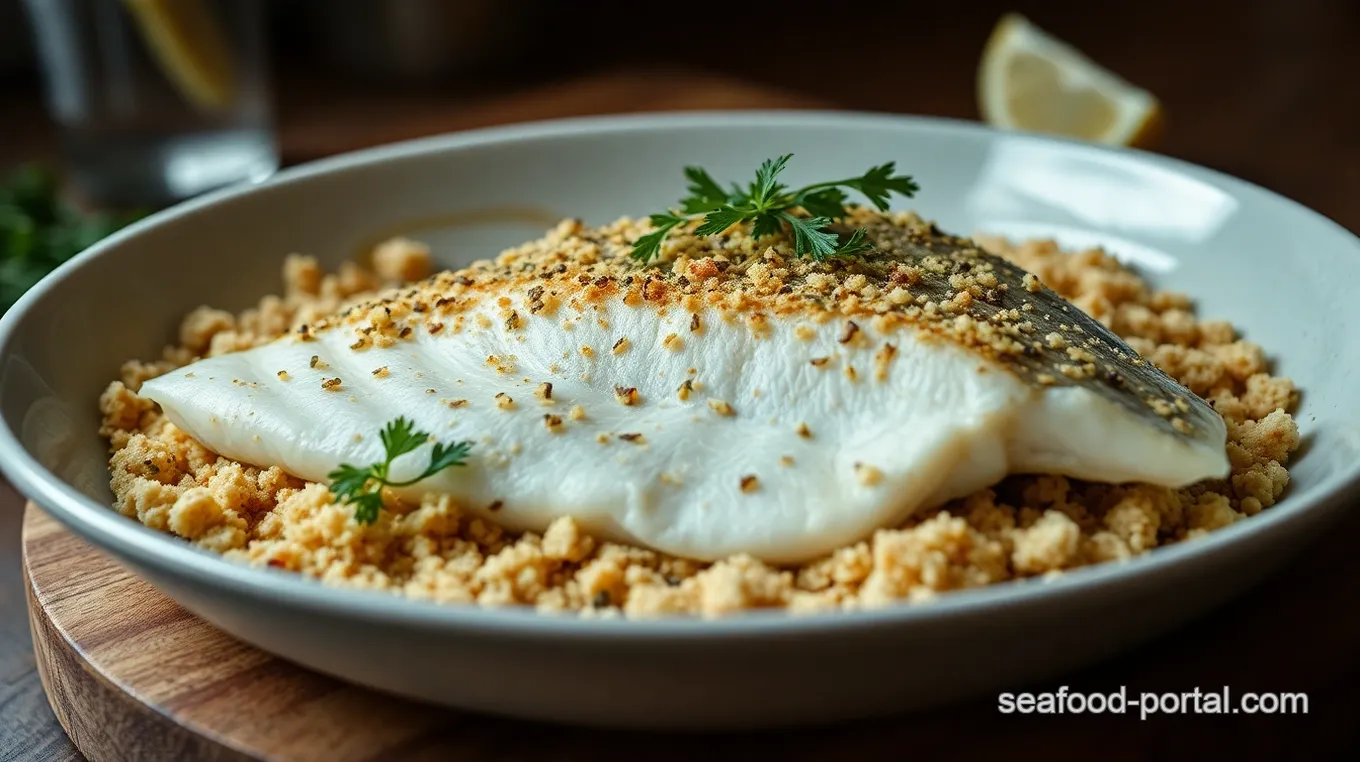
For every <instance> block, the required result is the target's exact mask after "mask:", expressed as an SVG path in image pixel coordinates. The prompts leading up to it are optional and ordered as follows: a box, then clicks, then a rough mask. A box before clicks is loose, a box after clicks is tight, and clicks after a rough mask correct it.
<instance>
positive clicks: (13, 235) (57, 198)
mask: <svg viewBox="0 0 1360 762" xmlns="http://www.w3.org/2000/svg"><path fill="white" fill-rule="evenodd" d="M141 216H142V214H141V213H132V214H113V213H108V212H97V213H91V212H84V211H81V210H80V209H77V208H76V207H75V206H73V205H71V204H69V203H67V202H66V201H64V200H62V198H61V194H60V190H59V188H58V185H57V178H56V176H55V175H54V174H53V173H52V172H51V171H50V170H48V169H47V168H45V167H42V166H39V165H28V166H24V167H20V168H19V169H17V170H14V171H13V172H11V173H10V174H9V175H8V176H7V177H5V178H4V179H3V180H0V313H3V312H4V311H5V310H8V309H9V308H10V306H12V305H13V304H14V302H15V301H17V300H18V299H19V297H20V296H22V295H23V293H24V292H25V291H27V290H28V289H29V288H31V287H32V286H33V284H34V283H37V282H38V281H39V280H40V279H41V278H42V277H43V276H44V275H46V274H48V273H49V272H51V271H52V270H53V269H55V268H56V267H57V265H60V264H61V263H62V262H65V261H66V260H68V259H70V258H71V257H73V256H75V255H76V254H78V253H80V252H81V251H83V250H84V249H86V248H87V247H89V246H90V245H91V244H93V243H94V242H95V241H98V240H99V239H101V238H104V237H105V236H107V235H109V234H110V233H113V232H114V231H116V230H118V229H119V228H121V227H123V226H124V225H127V224H128V223H130V222H133V221H134V220H136V219H137V218H139V217H141Z"/></svg>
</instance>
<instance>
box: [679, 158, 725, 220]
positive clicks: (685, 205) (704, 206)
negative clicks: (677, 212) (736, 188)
mask: <svg viewBox="0 0 1360 762" xmlns="http://www.w3.org/2000/svg"><path fill="white" fill-rule="evenodd" d="M685 177H686V178H687V179H688V180H689V186H688V187H687V188H686V190H688V191H689V195H688V196H686V197H685V198H683V199H681V201H680V208H681V209H682V210H683V211H684V212H685V214H701V213H703V212H707V211H709V210H712V209H717V208H718V207H720V206H722V205H724V204H726V203H728V202H729V201H731V199H729V198H728V195H727V192H726V191H724V190H723V189H722V186H721V185H718V181H717V180H714V179H713V176H712V175H710V174H708V172H707V171H705V170H704V168H703V167H685Z"/></svg>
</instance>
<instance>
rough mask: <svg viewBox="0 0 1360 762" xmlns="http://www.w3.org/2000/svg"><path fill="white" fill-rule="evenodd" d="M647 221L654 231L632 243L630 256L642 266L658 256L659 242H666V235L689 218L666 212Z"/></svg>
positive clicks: (659, 251) (654, 215) (659, 250)
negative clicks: (653, 227)
mask: <svg viewBox="0 0 1360 762" xmlns="http://www.w3.org/2000/svg"><path fill="white" fill-rule="evenodd" d="M648 219H649V220H650V222H651V223H652V225H653V226H655V227H656V230H653V231H652V232H650V233H648V234H647V235H644V236H641V237H639V238H638V239H637V240H636V241H633V251H632V253H631V254H630V256H632V258H633V259H635V260H637V261H639V262H641V263H643V264H646V263H648V262H650V261H652V259H654V258H655V257H657V256H658V255H660V254H661V242H662V241H664V240H666V235H667V234H668V233H670V232H671V228H673V227H675V226H676V225H679V224H680V223H682V222H686V221H687V220H688V219H689V218H687V217H680V216H677V215H675V214H673V213H671V212H666V213H664V214H653V215H652V216H651V217H649V218H648Z"/></svg>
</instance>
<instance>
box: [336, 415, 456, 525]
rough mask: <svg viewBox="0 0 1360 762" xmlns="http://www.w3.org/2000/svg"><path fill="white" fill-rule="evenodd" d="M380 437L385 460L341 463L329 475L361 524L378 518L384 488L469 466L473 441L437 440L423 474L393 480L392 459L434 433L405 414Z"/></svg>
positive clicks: (410, 449)
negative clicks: (351, 463)
mask: <svg viewBox="0 0 1360 762" xmlns="http://www.w3.org/2000/svg"><path fill="white" fill-rule="evenodd" d="M378 438H379V439H380V440H381V441H382V444H383V461H382V462H381V463H374V464H372V465H369V466H365V467H362V468H360V467H358V466H352V465H350V464H348V463H341V464H340V466H339V467H338V468H336V469H335V470H334V471H332V472H330V473H329V474H328V475H327V478H329V479H330V480H331V486H330V491H331V494H333V495H335V496H336V497H337V498H339V500H340V502H341V503H344V504H349V505H353V506H354V520H355V521H358V522H359V523H360V524H371V523H373V522H374V521H377V519H378V514H379V512H380V511H381V510H382V506H383V500H382V490H383V487H406V486H410V485H412V484H415V483H416V482H419V481H421V480H423V479H427V478H429V477H431V476H434V475H435V474H437V473H439V472H440V471H443V470H444V469H446V468H449V467H451V466H462V465H466V464H467V457H468V453H470V452H471V451H472V442H452V443H450V444H444V443H442V442H436V443H435V445H434V448H433V449H432V450H431V451H430V464H429V465H428V466H426V467H425V470H424V471H422V472H421V473H420V475H419V476H416V477H415V478H413V479H407V480H406V481H392V480H391V479H389V478H388V474H389V473H390V472H391V469H392V462H393V461H395V460H396V459H397V458H399V457H401V456H402V455H405V454H406V453H409V452H414V451H416V450H418V449H420V447H421V445H423V444H425V443H426V442H428V441H430V435H429V434H427V433H426V432H423V431H416V428H415V424H413V423H412V422H411V421H409V420H407V419H406V418H405V417H404V416H399V417H397V418H396V419H395V420H393V421H391V422H390V423H388V424H387V425H386V426H384V427H383V429H382V431H381V432H379V433H378Z"/></svg>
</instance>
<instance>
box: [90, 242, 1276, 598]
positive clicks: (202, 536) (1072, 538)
mask: <svg viewBox="0 0 1360 762" xmlns="http://www.w3.org/2000/svg"><path fill="white" fill-rule="evenodd" d="M568 224H570V223H564V225H568ZM625 226H626V225H625ZM978 243H979V244H981V245H982V246H983V247H985V248H986V249H987V250H989V251H991V252H993V253H996V254H998V255H1000V256H1002V257H1004V258H1006V259H1008V260H1010V261H1012V262H1014V263H1015V264H1017V265H1019V266H1020V267H1022V268H1024V269H1025V270H1028V271H1029V272H1031V273H1033V274H1034V276H1035V281H1034V282H1035V283H1036V286H1035V288H1039V286H1038V285H1037V284H1039V283H1042V284H1043V285H1044V286H1047V287H1049V288H1052V289H1054V290H1055V291H1056V292H1057V293H1058V294H1060V295H1061V296H1063V297H1064V298H1066V299H1068V300H1069V301H1071V302H1072V303H1073V304H1074V305H1076V306H1077V307H1079V308H1080V309H1082V310H1084V311H1085V312H1087V313H1088V314H1090V315H1091V316H1092V317H1094V318H1095V319H1097V320H1099V321H1100V322H1101V323H1103V324H1104V325H1106V326H1108V327H1109V328H1111V329H1112V330H1113V331H1114V332H1115V333H1117V334H1118V335H1120V336H1121V337H1122V338H1124V339H1125V340H1126V341H1127V342H1128V343H1129V345H1130V346H1132V347H1133V348H1134V349H1135V350H1136V351H1137V352H1138V353H1139V354H1140V355H1142V356H1143V357H1144V358H1146V359H1149V360H1151V361H1153V362H1154V363H1155V364H1156V365H1158V366H1159V367H1160V368H1162V369H1163V370H1164V371H1166V372H1167V373H1168V374H1169V375H1171V376H1172V377H1174V378H1176V379H1177V380H1179V381H1180V382H1181V383H1183V384H1185V385H1186V386H1187V387H1188V388H1189V389H1190V391H1192V392H1194V393H1195V394H1197V395H1199V396H1201V397H1203V398H1204V399H1206V400H1208V401H1209V402H1210V403H1211V404H1212V405H1213V406H1214V408H1215V410H1217V412H1218V413H1219V414H1220V415H1222V416H1223V418H1224V420H1225V421H1226V422H1227V428H1228V445H1227V449H1228V455H1229V459H1230V461H1231V464H1232V474H1231V476H1230V477H1229V478H1228V479H1226V480H1218V481H1208V482H1203V483H1200V484H1196V485H1194V486H1192V487H1189V488H1187V489H1182V490H1171V489H1166V488H1161V487H1154V486H1150V485H1142V484H1135V485H1108V484H1093V483H1086V482H1080V481H1077V480H1072V479H1066V478H1064V477H1059V476H1017V477H1010V478H1008V479H1006V480H1005V481H1004V482H1002V483H1001V484H999V485H997V486H996V487H995V488H994V489H987V490H982V491H980V492H978V493H976V494H974V495H971V496H969V497H967V498H964V499H961V500H956V501H953V502H951V503H949V504H948V505H946V506H944V507H942V508H940V509H938V510H936V511H931V512H926V513H924V514H921V515H918V516H915V517H914V518H913V519H911V520H910V521H908V522H907V523H906V524H904V525H902V526H899V527H895V528H890V529H882V530H879V531H878V532H876V533H875V534H874V535H873V536H872V537H871V538H869V539H867V540H865V541H862V542H859V543H856V544H854V545H851V546H848V547H844V548H840V549H839V550H836V551H835V552H833V553H831V554H830V555H829V556H827V557H825V558H822V559H819V560H816V561H813V562H810V563H807V564H804V565H802V566H800V567H797V568H776V567H772V566H770V565H767V564H764V563H762V562H760V561H758V560H756V559H754V558H751V557H749V556H745V555H738V556H733V557H731V558H728V559H725V560H722V561H719V562H716V563H712V564H705V563H698V562H694V561H690V560H686V559H680V558H672V557H668V556H665V555H664V554H660V553H656V552H653V551H650V550H646V549H642V548H637V547H629V546H626V545H621V544H617V543H611V542H602V541H600V540H597V539H596V538H594V537H591V536H590V535H588V534H586V533H585V532H584V531H582V530H581V528H580V527H579V526H577V525H576V523H575V522H573V521H572V520H571V519H570V518H562V519H558V520H556V521H554V522H553V523H552V524H551V525H550V526H549V527H548V528H547V530H546V531H545V532H544V533H543V534H542V535H539V534H535V533H524V534H519V535H515V534H512V533H509V532H507V531H506V530H503V529H502V528H501V527H499V526H497V525H496V524H494V523H491V522H488V521H485V520H483V519H479V518H474V517H471V516H468V515H465V514H463V513H462V512H461V511H460V510H459V507H458V506H457V504H456V503H455V502H454V501H453V500H451V499H449V498H448V497H445V496H428V497H426V499H425V500H423V501H422V502H421V504H419V505H403V504H400V503H399V502H396V501H394V500H388V502H387V506H386V508H387V509H386V510H384V511H383V512H382V514H381V516H380V517H379V519H378V521H377V522H375V523H373V524H371V525H361V524H359V523H357V522H355V521H354V520H353V518H352V516H351V509H350V508H348V507H343V506H338V505H336V504H335V503H334V502H333V500H332V497H331V495H330V493H329V491H328V490H327V488H326V487H325V485H322V484H317V483H308V482H305V481H303V480H300V479H297V478H295V477H292V476H289V475H288V474H285V473H284V472H283V471H281V470H280V469H278V468H267V469H261V468H256V467H253V466H247V465H243V464H241V463H238V462H235V461H231V460H229V459H227V458H223V457H220V456H218V455H216V454H215V453H212V452H210V451H208V450H207V449H205V448H203V447H202V446H201V445H199V444H198V443H197V442H195V441H193V440H192V439H190V438H189V437H188V436H187V435H185V434H184V433H183V432H181V431H179V430H178V429H176V428H175V427H174V425H173V424H171V423H170V422H169V421H168V420H166V419H165V418H164V417H163V416H162V415H161V413H160V411H159V409H158V407H157V406H156V405H155V404H154V403H152V402H150V401H149V400H146V399H144V398H142V397H139V396H138V395H137V391H138V389H139V388H140V386H141V384H142V382H144V381H145V380H147V379H149V378H154V377H155V376H157V375H160V374H162V373H165V372H167V371H169V370H171V369H173V368H176V367H179V366H182V365H185V364H187V363H189V362H191V361H192V360H194V359H195V358H197V357H200V356H212V355H217V354H222V353H225V352H233V351H239V350H242V349H247V348H249V347H252V346H257V345H259V344H263V343H267V342H269V341H271V340H273V339H275V338H277V337H279V336H281V335H283V334H285V333H289V332H291V333H294V334H306V332H307V331H308V330H310V329H309V328H308V327H307V326H311V325H316V324H317V323H318V322H321V321H323V319H324V318H326V317H327V316H330V315H334V314H336V313H338V312H340V311H342V310H344V309H346V308H348V307H352V306H356V305H361V304H364V303H365V302H366V301H368V300H372V299H373V297H374V294H375V293H376V292H377V291H378V290H379V289H380V288H384V287H388V288H390V287H395V286H398V285H401V284H402V283H404V282H410V281H415V280H418V279H420V278H423V277H425V276H426V275H427V274H428V273H429V270H430V267H431V258H430V255H429V251H428V249H426V248H425V247H424V246H422V245H420V244H416V243H414V242H410V241H405V240H395V241H391V242H387V243H385V244H383V245H381V246H379V247H378V249H377V250H375V252H374V257H373V261H374V266H375V270H373V271H370V270H366V269H363V268H360V267H359V266H357V265H353V264H346V265H344V266H342V267H341V268H340V270H339V271H338V272H336V273H330V274H327V273H324V272H322V270H321V268H320V267H319V266H318V264H317V262H316V260H314V259H312V258H310V257H304V256H298V255H292V256H289V257H288V258H287V259H286V260H285V262H284V267H283V273H284V284H285V289H284V293H283V295H281V296H266V297H264V298H263V299H261V301H260V303H259V304H258V305H257V306H256V307H255V308H252V309H248V310H245V311H244V312H242V313H241V314H239V315H232V314H230V313H227V312H224V311H221V310H216V309H212V308H210V307H200V308H198V309H196V310H194V311H193V312H191V313H190V314H189V315H187V316H186V317H185V318H184V320H183V322H182V324H181V326H180V332H179V342H180V343H179V345H177V346H174V347H168V348H167V349H166V350H165V353H164V356H163V357H162V358H161V359H160V360H154V361H135V360H134V361H129V362H128V363H126V364H124V366H123V368H122V372H121V378H120V379H119V380H117V381H114V382H112V383H111V384H110V385H109V386H108V388H107V389H106V390H105V392H104V393H103V394H102V395H101V397H100V399H99V406H100V410H101V412H102V414H103V426H102V428H101V432H100V433H101V434H102V435H103V436H104V437H106V438H107V439H108V440H109V443H110V448H111V453H112V455H111V458H110V471H111V486H112V488H113V492H114V495H115V497H116V502H115V508H116V509H117V510H119V511H120V512H121V513H123V514H124V515H127V516H130V517H133V518H136V519H137V520H138V521H141V522H142V523H144V524H146V525H147V526H149V527H152V528H155V529H159V530H162V531H166V532H170V533H172V534H175V535H177V536H179V537H182V538H184V539H185V540H187V541H190V542H193V543H196V544H198V545H199V546H201V547H204V548H207V549H210V550H214V551H217V552H220V553H223V554H224V555H225V556H226V557H227V558H229V559H233V560H237V561H242V562H247V563H252V564H261V565H268V566H273V567H278V568H281V569H287V570H290V571H294V572H299V573H302V574H305V575H307V576H310V577H313V578H316V579H319V580H321V581H322V582H324V583H326V584H332V585H339V586H346V587H353V588H367V589H374V590H383V591H389V592H392V593H396V594H403V595H407V596H410V597H412V598H421V599H428V600H433V601H437V602H441V603H473V602H475V603H478V604H482V605H514V604H521V605H532V606H535V607H537V608H538V609H540V610H543V611H566V612H578V613H580V614H581V615H585V616H618V615H620V614H622V615H626V616H630V617H656V616H666V615H676V614H687V615H699V616H705V617H714V616H721V615H725V614H731V613H734V612H738V611H742V610H746V609H753V608H767V607H779V608H784V609H786V610H788V611H789V612H792V613H805V612H816V611H826V610H852V609H868V608H876V607H880V606H885V605H890V604H893V603H897V602H902V601H906V602H920V601H926V600H929V599H931V598H932V597H934V596H935V595H937V594H939V593H942V592H947V591H950V590H958V589H963V588H969V587H976V586H980V585H987V584H992V583H995V582H1001V581H1005V580H1010V579H1016V578H1022V577H1034V576H1043V575H1050V574H1054V573H1060V572H1063V571H1065V570H1069V569H1074V568H1078V567H1081V566H1085V565H1089V564H1095V563H1102V562H1107V561H1118V560H1124V559H1127V558H1130V557H1132V556H1135V555H1138V554H1140V553H1145V552H1147V551H1149V550H1152V549H1153V548H1156V547H1158V546H1161V545H1166V544H1170V543H1174V542H1180V541H1183V540H1187V539H1193V538H1195V537H1199V536H1201V535H1203V534H1205V533H1207V532H1210V531H1212V530H1214V529H1217V528H1219V527H1223V526H1226V525H1228V524H1231V523H1233V522H1234V521H1238V520H1241V519H1243V518H1245V517H1248V516H1251V515H1254V514H1256V513H1258V512H1260V511H1261V510H1263V509H1265V508H1268V507H1270V506H1272V505H1274V503H1275V502H1276V501H1277V500H1278V499H1279V497H1280V495H1281V494H1282V492H1283V491H1284V489H1285V486H1286V485H1287V484H1288V482H1289V473H1288V471H1287V470H1286V468H1285V464H1286V463H1287V462H1288V460H1289V457H1290V455H1291V454H1292V453H1293V452H1294V450H1295V449H1296V448H1297V447H1298V445H1299V434H1298V428H1297V426H1296V425H1295V422H1294V420H1293V418H1292V417H1291V416H1290V414H1289V411H1290V410H1291V409H1292V408H1293V406H1294V404H1295V403H1296V401H1297V392H1296V391H1295V389H1294V385H1293V383H1292V382H1291V381H1290V380H1289V379H1286V378H1279V377H1275V376H1272V375H1270V373H1269V367H1268V363H1267V359H1266V356H1265V354H1264V352H1263V351H1262V350H1261V348H1260V347H1258V346H1256V345H1254V344H1251V343H1249V342H1245V341H1242V340H1239V339H1238V337H1237V334H1236V331H1235V330H1234V329H1233V327H1232V326H1231V325H1230V324H1228V323H1226V322H1222V321H1202V320H1199V319H1197V318H1196V317H1195V316H1194V314H1193V311H1192V307H1191V303H1190V300H1189V299H1188V298H1187V297H1186V296H1184V295H1180V294H1173V293H1166V292H1157V291H1153V290H1152V289H1151V288H1150V287H1149V286H1148V284H1147V283H1146V282H1145V281H1143V280H1142V279H1141V278H1140V277H1138V275H1137V274H1136V273H1134V272H1133V271H1131V270H1129V269H1127V268H1125V267H1124V266H1122V265H1120V264H1119V263H1118V262H1117V261H1116V260H1115V259H1114V258H1113V257H1110V256H1109V255H1107V254H1105V253H1104V252H1102V251H1098V250H1087V251H1080V252H1074V253H1067V252H1063V251H1061V250H1060V249H1059V248H1058V246H1057V245H1056V244H1054V243H1053V242H1051V241H1029V242H1025V243H1022V244H1018V245H1012V244H1011V243H1009V242H1007V241H1004V240H999V239H986V238H980V239H978ZM888 298H889V299H892V298H893V296H892V293H891V292H890V293H889V294H888ZM694 330H696V331H697V330H700V329H699V328H698V327H697V326H696V327H695V329H694ZM687 391H688V390H685V389H683V388H682V390H681V391H680V394H682V395H684V394H686V393H687ZM723 404H726V403H723ZM715 410H718V408H716V407H715ZM718 412H721V411H718ZM572 417H573V419H575V417H576V413H575V412H574V411H573V413H572ZM559 420H560V419H559Z"/></svg>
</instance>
